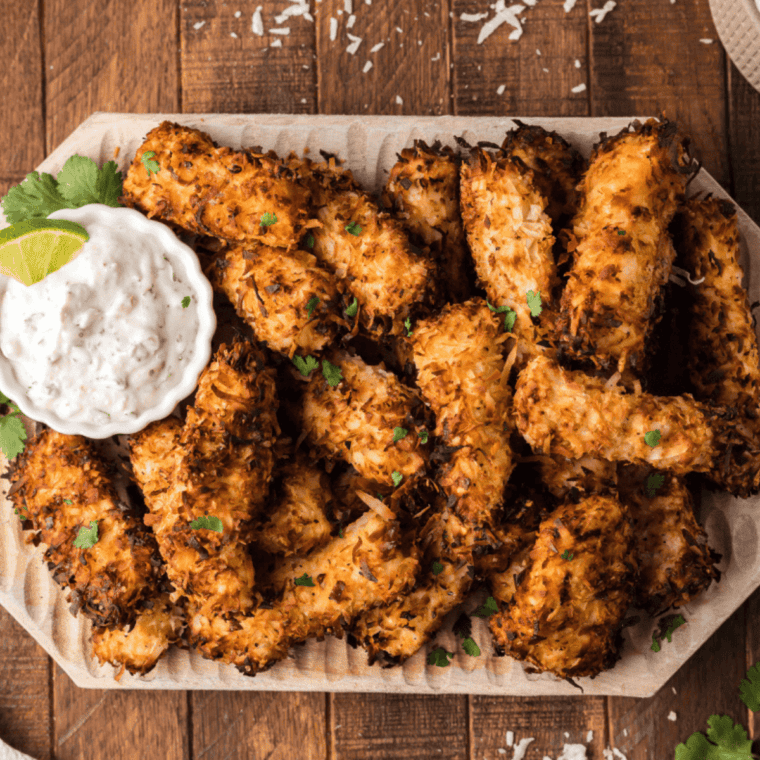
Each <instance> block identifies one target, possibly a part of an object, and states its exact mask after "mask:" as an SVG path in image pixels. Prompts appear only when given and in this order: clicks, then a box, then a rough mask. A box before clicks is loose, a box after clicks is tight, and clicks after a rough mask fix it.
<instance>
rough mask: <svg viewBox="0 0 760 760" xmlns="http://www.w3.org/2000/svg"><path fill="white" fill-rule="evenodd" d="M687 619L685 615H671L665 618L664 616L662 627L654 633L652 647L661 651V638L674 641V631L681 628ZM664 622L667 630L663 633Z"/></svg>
mask: <svg viewBox="0 0 760 760" xmlns="http://www.w3.org/2000/svg"><path fill="white" fill-rule="evenodd" d="M685 623H686V621H685V620H684V617H683V615H669V616H667V617H665V618H663V619H662V620H661V621H660V629H659V631H655V633H653V634H652V646H651V649H652V651H653V652H659V651H660V649H661V647H660V640H661V639H663V638H665V639H667V640H668V641H669V642H670V643H672V642H673V631H675V630H676V628H680V627H681V626H682V625H684V624H685ZM663 624H665V625H666V627H665V631H664V633H663Z"/></svg>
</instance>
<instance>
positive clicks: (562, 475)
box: [540, 455, 617, 499]
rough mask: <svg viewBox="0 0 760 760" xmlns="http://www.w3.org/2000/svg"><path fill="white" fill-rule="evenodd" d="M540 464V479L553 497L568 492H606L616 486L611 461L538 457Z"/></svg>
mask: <svg viewBox="0 0 760 760" xmlns="http://www.w3.org/2000/svg"><path fill="white" fill-rule="evenodd" d="M540 467H541V480H542V481H543V483H544V485H545V486H546V488H547V489H548V490H549V493H551V495H552V496H554V497H555V498H557V499H565V497H566V496H567V495H568V494H569V493H573V494H590V493H607V492H610V491H614V490H615V489H616V488H617V468H616V465H615V463H614V462H609V461H607V460H606V459H600V458H599V457H595V456H588V455H586V456H582V457H581V458H580V459H566V458H565V457H563V456H553V457H542V458H541V462H540Z"/></svg>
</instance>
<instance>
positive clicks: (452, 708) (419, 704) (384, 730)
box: [329, 694, 468, 760]
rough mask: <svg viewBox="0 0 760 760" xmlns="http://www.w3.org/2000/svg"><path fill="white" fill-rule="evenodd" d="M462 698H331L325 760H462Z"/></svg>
mask: <svg viewBox="0 0 760 760" xmlns="http://www.w3.org/2000/svg"><path fill="white" fill-rule="evenodd" d="M467 699H468V698H467V697H465V696H451V695H446V696H443V695H441V696H427V695H425V696H422V695H408V694H407V695H405V694H331V695H330V702H331V709H330V716H331V724H330V735H331V742H330V744H331V752H330V755H329V760H367V758H372V760H431V758H441V760H463V758H466V757H468V720H467Z"/></svg>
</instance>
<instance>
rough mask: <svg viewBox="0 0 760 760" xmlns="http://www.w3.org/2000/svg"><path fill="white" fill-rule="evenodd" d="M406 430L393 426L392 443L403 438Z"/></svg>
mask: <svg viewBox="0 0 760 760" xmlns="http://www.w3.org/2000/svg"><path fill="white" fill-rule="evenodd" d="M408 432H409V431H408V430H407V429H406V428H402V427H395V428H393V443H396V442H397V441H400V440H401V439H402V438H405V437H406V434H407V433H408Z"/></svg>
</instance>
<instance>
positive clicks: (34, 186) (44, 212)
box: [2, 155, 122, 224]
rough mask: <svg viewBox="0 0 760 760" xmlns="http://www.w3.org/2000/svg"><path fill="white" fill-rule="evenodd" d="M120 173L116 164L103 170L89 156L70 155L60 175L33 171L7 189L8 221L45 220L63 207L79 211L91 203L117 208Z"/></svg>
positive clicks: (3, 201)
mask: <svg viewBox="0 0 760 760" xmlns="http://www.w3.org/2000/svg"><path fill="white" fill-rule="evenodd" d="M121 192H122V190H121V172H120V171H118V167H117V164H116V162H115V161H108V162H106V163H105V164H103V167H102V168H101V169H98V165H97V164H96V163H95V162H94V161H93V160H92V159H91V158H87V157H86V156H77V155H74V156H71V158H69V159H68V160H67V161H66V163H65V164H64V165H63V167H62V168H61V171H60V172H58V179H56V178H55V177H53V175H52V174H47V173H46V172H42V174H40V173H38V172H30V173H29V174H27V175H26V179H24V180H23V181H22V182H21V183H20V184H18V185H15V186H14V187H12V188H10V190H8V192H7V194H6V195H5V196H4V197H3V199H2V206H3V211H4V212H5V218H6V219H7V220H8V222H9V223H10V224H16V222H23V221H24V220H25V219H45V218H47V217H48V216H49V215H50V214H52V213H53V211H58V210H59V209H62V208H80V207H81V206H86V205H87V204H88V203H103V204H105V205H106V206H118V205H119V196H120V195H121Z"/></svg>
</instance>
